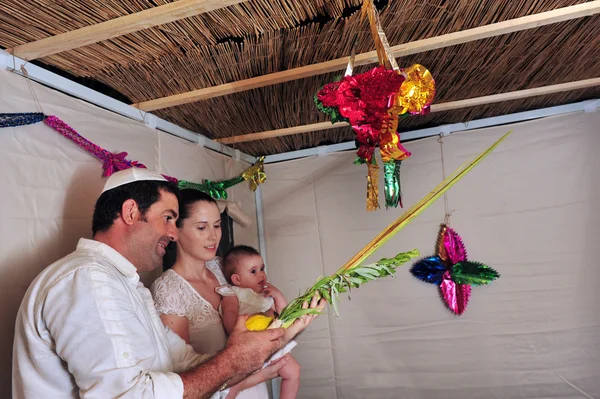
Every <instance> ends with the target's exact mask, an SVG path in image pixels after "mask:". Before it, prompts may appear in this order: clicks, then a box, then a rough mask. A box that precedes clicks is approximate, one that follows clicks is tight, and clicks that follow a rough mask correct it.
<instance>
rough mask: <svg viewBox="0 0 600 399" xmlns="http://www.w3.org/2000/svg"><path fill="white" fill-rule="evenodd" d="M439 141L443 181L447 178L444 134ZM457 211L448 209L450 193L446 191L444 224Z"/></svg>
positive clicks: (448, 221)
mask: <svg viewBox="0 0 600 399" xmlns="http://www.w3.org/2000/svg"><path fill="white" fill-rule="evenodd" d="M437 141H438V143H440V154H441V158H442V181H443V180H446V162H445V161H444V136H443V135H442V134H440V137H438V140H437ZM456 211H457V210H456V209H452V210H451V211H450V210H449V209H448V193H446V192H444V212H445V216H444V224H445V225H450V217H451V216H452V214H453V213H454V212H456Z"/></svg>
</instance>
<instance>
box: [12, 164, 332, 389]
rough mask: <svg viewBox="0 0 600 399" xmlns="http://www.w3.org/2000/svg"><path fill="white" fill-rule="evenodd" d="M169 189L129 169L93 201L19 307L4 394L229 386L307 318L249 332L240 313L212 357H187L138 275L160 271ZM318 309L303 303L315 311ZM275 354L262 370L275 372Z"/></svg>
mask: <svg viewBox="0 0 600 399" xmlns="http://www.w3.org/2000/svg"><path fill="white" fill-rule="evenodd" d="M178 193H179V191H178V189H177V187H176V186H175V185H174V184H172V183H170V182H167V181H166V179H164V178H163V177H162V176H161V175H159V174H156V173H154V172H151V171H148V170H146V169H140V168H131V169H127V170H124V171H120V172H117V173H115V174H113V175H112V176H111V177H110V178H109V179H108V180H107V182H106V185H105V187H104V190H103V192H102V194H101V196H100V198H99V199H98V201H97V203H96V207H95V210H94V217H93V224H92V231H93V234H94V239H93V240H87V239H83V238H82V239H80V241H79V243H78V245H77V249H76V250H75V252H73V253H71V254H70V255H68V256H66V257H65V258H63V259H61V260H59V261H57V262H55V263H54V264H52V265H51V266H49V267H48V268H46V269H45V270H44V271H43V272H42V273H41V274H40V275H39V276H38V277H37V278H36V279H35V280H34V281H33V283H32V284H31V286H30V287H29V289H28V291H27V293H26V294H25V298H24V299H23V302H22V304H21V307H20V309H19V313H18V315H17V321H16V330H15V341H14V349H13V398H77V397H81V398H116V397H119V398H121V397H127V398H182V397H185V398H204V397H209V396H211V395H212V394H213V393H214V392H216V391H218V390H219V389H222V388H225V386H226V385H229V386H231V385H233V384H235V383H236V382H238V381H240V380H242V379H243V378H244V377H245V376H247V375H248V374H249V373H251V372H253V371H255V370H257V369H259V368H260V367H261V366H262V365H263V363H264V362H265V361H266V360H267V359H268V358H269V357H270V355H271V354H273V353H274V352H275V351H276V350H277V349H279V348H280V347H281V346H282V345H283V344H284V343H285V342H287V341H289V340H290V339H291V338H292V337H293V336H294V335H296V334H297V333H298V332H300V331H301V330H303V329H304V328H305V327H306V326H307V325H308V324H309V323H310V321H311V320H312V318H313V317H312V316H311V317H306V318H304V319H303V320H300V321H299V322H297V323H296V324H295V325H293V326H291V327H290V328H289V329H288V330H286V331H285V333H284V331H283V330H282V329H274V330H267V331H263V332H250V331H247V330H246V328H245V319H246V318H245V317H240V319H238V323H237V325H236V328H235V330H234V331H233V333H232V334H231V336H230V338H229V341H228V343H227V346H226V347H225V349H223V350H222V351H221V352H219V353H218V354H216V355H214V356H212V357H210V356H208V355H197V354H195V353H194V351H193V349H192V348H191V347H190V346H189V345H186V344H185V342H184V341H183V340H182V339H181V338H179V336H178V335H177V334H175V333H174V332H172V331H171V330H169V329H168V328H166V327H164V325H163V324H162V322H161V320H160V318H159V316H158V314H157V313H156V311H155V309H154V304H153V302H152V297H151V295H150V292H149V291H148V290H147V289H146V288H145V287H144V286H143V285H142V284H141V283H140V282H139V275H138V272H142V271H149V270H152V269H155V268H157V267H160V266H161V265H162V257H163V255H164V254H165V247H166V246H167V244H168V243H169V241H175V240H177V227H176V226H175V221H176V220H177V213H178V200H177V196H178ZM323 305H324V303H319V304H317V303H316V300H313V303H312V304H311V307H315V308H317V310H321V309H322V307H323ZM285 361H286V360H285V358H283V359H282V360H281V361H279V362H277V363H275V364H273V365H270V366H269V367H270V368H271V370H270V373H272V375H275V374H276V373H277V370H278V369H279V368H280V367H281V366H282V365H283V364H285Z"/></svg>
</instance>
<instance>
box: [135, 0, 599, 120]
mask: <svg viewBox="0 0 600 399" xmlns="http://www.w3.org/2000/svg"><path fill="white" fill-rule="evenodd" d="M598 13H600V0H595V1H589V2H587V3H583V4H577V5H574V6H569V7H563V8H559V9H556V10H552V11H547V12H543V13H539V14H534V15H528V16H525V17H521V18H515V19H510V20H508V21H504V22H498V23H495V24H490V25H484V26H480V27H477V28H473V29H467V30H464V31H459V32H454V33H449V34H446V35H441V36H436V37H432V38H429V39H423V40H417V41H414V42H410V43H406V44H400V45H397V46H393V47H392V50H393V52H394V55H395V56H396V57H403V56H407V55H410V54H417V53H422V52H425V51H430V50H435V49H439V48H444V47H449V46H454V45H457V44H462V43H468V42H472V41H475V40H481V39H486V38H490V37H494V36H499V35H504V34H507V33H513V32H518V31H522V30H526V29H532V28H537V27H540V26H544V25H549V24H554V23H557V22H563V21H568V20H571V19H576V18H581V17H586V16H590V15H594V14H598ZM375 62H377V53H376V52H375V51H370V52H367V53H362V54H358V55H356V58H355V61H354V65H355V66H358V65H366V64H372V63H375ZM347 64H348V57H344V58H338V59H335V60H331V61H326V62H321V63H319V64H313V65H307V66H303V67H299V68H293V69H289V70H287V71H281V72H275V73H270V74H267V75H262V76H257V77H254V78H250V79H244V80H239V81H237V82H232V83H226V84H222V85H219V86H213V87H207V88H205V89H199V90H193V91H189V92H187V93H181V94H175V95H172V96H168V97H163V98H158V99H155V100H149V101H143V102H140V103H137V104H133V106H134V107H137V108H139V109H141V110H143V111H154V110H157V109H163V108H168V107H174V106H177V105H183V104H189V103H193V102H196V101H201V100H206V99H209V98H213V97H220V96H225V95H228V94H232V93H239V92H241V91H246V90H251V89H256V88H259V87H265V86H270V85H274V84H278V83H284V82H289V81H291V80H296V79H302V78H307V77H310V76H315V75H321V74H324V73H328V72H335V71H339V70H342V69H344V68H345V67H346V65H347Z"/></svg>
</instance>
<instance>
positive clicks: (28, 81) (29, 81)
mask: <svg viewBox="0 0 600 399" xmlns="http://www.w3.org/2000/svg"><path fill="white" fill-rule="evenodd" d="M25 64H26V63H25ZM25 64H23V65H21V73H23V76H25V78H26V79H27V85H28V86H29V91H30V92H31V96H32V97H33V100H34V101H35V104H36V105H37V108H38V110H39V111H40V112H41V113H42V114H44V109H43V108H42V103H41V102H40V100H39V98H38V96H37V93H36V92H35V90H34V88H33V82H32V81H31V78H30V77H29V73H28V72H27V69H25ZM44 115H45V114H44Z"/></svg>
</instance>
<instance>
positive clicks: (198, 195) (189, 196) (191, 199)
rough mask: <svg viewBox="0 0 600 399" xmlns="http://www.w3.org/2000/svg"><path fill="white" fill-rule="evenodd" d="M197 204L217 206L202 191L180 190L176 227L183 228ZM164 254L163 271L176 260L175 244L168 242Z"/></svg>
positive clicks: (212, 199)
mask: <svg viewBox="0 0 600 399" xmlns="http://www.w3.org/2000/svg"><path fill="white" fill-rule="evenodd" d="M198 202H208V203H211V204H215V206H217V201H215V199H214V198H213V197H211V196H210V195H208V194H206V193H203V192H202V191H198V190H194V189H191V188H187V189H185V190H181V191H180V194H179V218H178V219H177V227H178V228H181V226H183V221H184V220H186V219H187V218H189V217H190V215H191V214H192V210H193V208H194V205H195V204H196V203H198ZM166 252H167V253H166V254H165V256H163V270H167V269H170V268H171V267H173V265H174V264H175V261H176V260H177V243H175V242H173V241H172V242H170V243H169V245H168V246H167V248H166Z"/></svg>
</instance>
